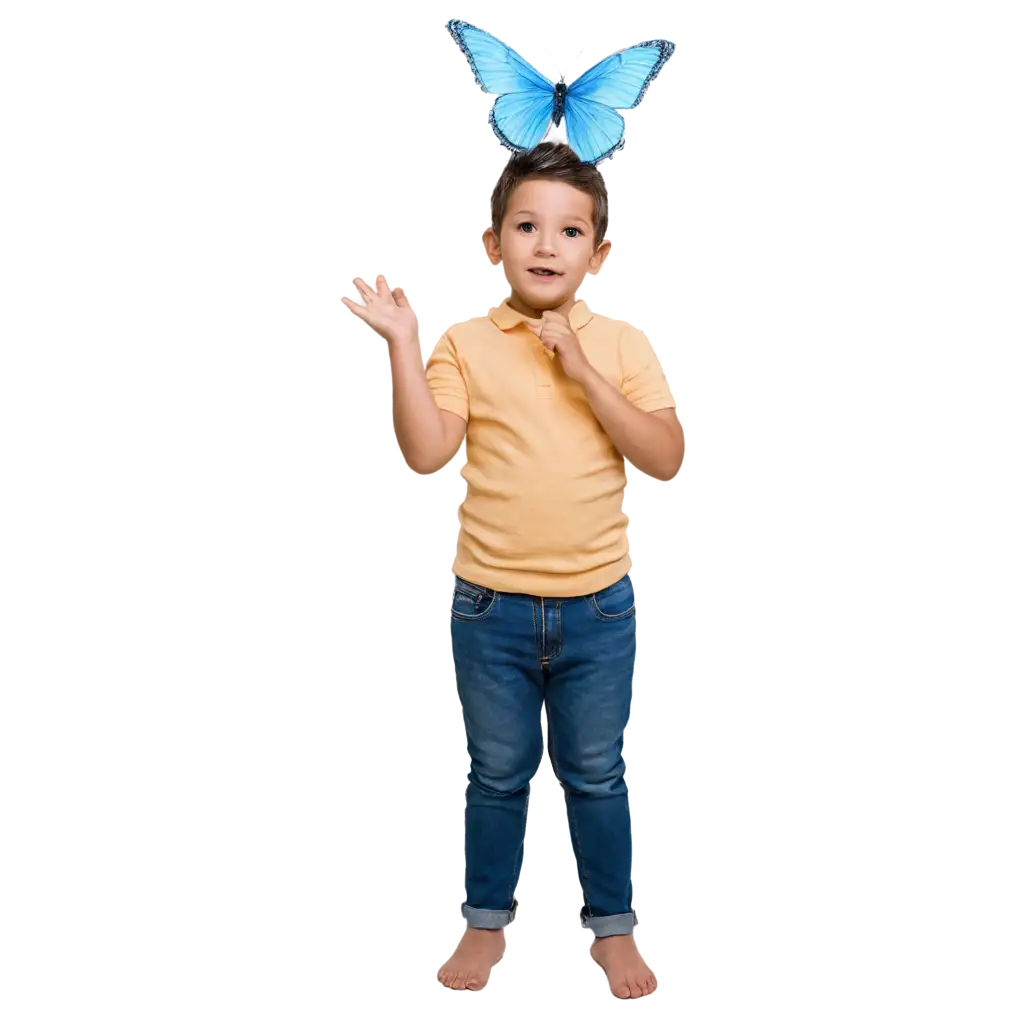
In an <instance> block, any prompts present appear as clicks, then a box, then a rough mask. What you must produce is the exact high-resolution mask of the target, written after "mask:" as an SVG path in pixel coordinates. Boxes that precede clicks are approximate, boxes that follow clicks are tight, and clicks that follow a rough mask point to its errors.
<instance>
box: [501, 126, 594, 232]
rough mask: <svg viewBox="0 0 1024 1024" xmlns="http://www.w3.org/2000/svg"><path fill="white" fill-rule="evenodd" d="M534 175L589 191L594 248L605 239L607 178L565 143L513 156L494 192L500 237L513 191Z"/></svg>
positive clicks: (549, 144) (537, 148)
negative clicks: (591, 200)
mask: <svg viewBox="0 0 1024 1024" xmlns="http://www.w3.org/2000/svg"><path fill="white" fill-rule="evenodd" d="M531 178H547V179H550V180H552V181H564V182H565V183H566V184H568V185H572V187H573V188H578V189H579V190H580V191H581V192H586V193H587V195H589V196H590V197H591V198H592V199H593V200H594V248H595V249H596V248H597V247H598V246H599V245H600V244H601V242H603V241H604V233H605V232H606V231H607V230H608V192H607V190H606V189H605V187H604V178H602V177H601V172H600V171H599V170H598V169H597V168H596V167H595V166H594V165H593V164H587V163H584V162H583V161H582V160H580V158H579V157H578V156H577V155H576V151H575V150H574V149H573V148H572V147H571V146H570V145H568V144H567V143H565V142H542V143H540V144H539V145H537V146H534V148H533V149H529V150H526V151H524V152H521V153H514V154H513V155H512V157H511V158H510V159H509V162H508V163H507V164H506V165H505V169H504V170H503V171H502V172H501V177H500V178H499V179H498V184H497V185H495V186H494V191H493V192H492V193H491V227H492V228H493V230H494V233H495V234H496V235H497V236H498V237H499V238H500V237H501V222H502V221H503V220H504V219H505V211H506V210H507V209H508V201H509V199H510V198H511V197H512V193H513V192H514V191H515V189H516V187H517V186H519V185H521V184H522V183H523V182H524V181H527V180H529V179H531Z"/></svg>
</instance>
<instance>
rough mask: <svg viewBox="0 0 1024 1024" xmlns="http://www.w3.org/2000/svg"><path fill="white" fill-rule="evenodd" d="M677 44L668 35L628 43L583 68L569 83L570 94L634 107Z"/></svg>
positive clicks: (598, 101) (624, 107)
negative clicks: (585, 68)
mask: <svg viewBox="0 0 1024 1024" xmlns="http://www.w3.org/2000/svg"><path fill="white" fill-rule="evenodd" d="M675 48H676V44H675V43H670V42H669V41H668V40H667V39H651V40H649V41H648V42H646V43H637V44H636V46H627V47H626V49H624V50H619V51H618V52H617V53H613V54H612V55H611V56H610V57H605V59H604V60H602V61H600V62H599V63H597V64H595V65H594V66H593V67H592V68H591V69H590V70H589V71H584V72H583V74H582V75H580V77H579V78H577V79H576V81H575V82H573V83H572V85H570V86H569V90H568V94H569V95H570V96H577V97H580V98H581V99H587V100H594V101H595V102H596V103H603V104H604V105H605V106H607V107H616V108H617V109H619V110H626V109H629V108H631V107H635V106H637V105H638V104H639V103H640V101H641V100H642V99H643V98H644V93H645V92H647V87H648V86H649V85H650V84H651V82H652V81H653V80H654V79H655V78H656V77H657V75H658V72H659V71H661V69H662V68H663V67H664V66H665V61H667V60H668V59H669V57H671V56H672V54H673V52H674V51H675Z"/></svg>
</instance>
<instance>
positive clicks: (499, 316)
mask: <svg viewBox="0 0 1024 1024" xmlns="http://www.w3.org/2000/svg"><path fill="white" fill-rule="evenodd" d="M488 315H489V316H490V318H491V319H492V320H493V321H494V322H495V323H496V324H497V325H498V326H499V327H500V328H501V329H502V330H503V331H510V330H512V328H513V327H515V326H516V325H517V324H521V323H524V322H525V321H527V320H529V319H530V317H528V316H527V315H526V314H525V313H520V312H518V310H515V309H513V308H512V307H511V306H510V305H509V304H508V299H504V300H502V303H501V305H500V306H494V307H493V308H492V309H490V310H489V311H488ZM539 319H540V318H539V317H538V318H537V319H535V320H534V321H533V322H534V323H536V322H537V320H539ZM593 319H594V314H593V313H591V312H590V310H589V309H588V308H587V304H586V303H585V302H584V301H583V300H582V299H577V300H576V302H575V304H574V305H573V307H572V309H570V310H569V326H570V327H571V328H572V329H573V330H574V331H578V330H579V329H580V328H581V327H585V326H586V325H587V324H588V323H590V321H591V320H593Z"/></svg>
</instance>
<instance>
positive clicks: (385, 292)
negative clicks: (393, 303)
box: [377, 274, 391, 299]
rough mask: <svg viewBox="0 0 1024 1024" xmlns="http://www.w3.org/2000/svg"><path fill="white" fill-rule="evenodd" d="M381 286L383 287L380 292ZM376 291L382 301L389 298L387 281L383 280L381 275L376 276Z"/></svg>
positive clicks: (389, 291)
mask: <svg viewBox="0 0 1024 1024" xmlns="http://www.w3.org/2000/svg"><path fill="white" fill-rule="evenodd" d="M381 285H383V286H384V288H383V290H381ZM377 291H378V293H379V294H380V297H381V298H382V299H390V298H391V289H390V288H389V287H388V283H387V281H385V280H384V275H383V274H378V275H377Z"/></svg>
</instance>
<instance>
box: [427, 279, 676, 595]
mask: <svg viewBox="0 0 1024 1024" xmlns="http://www.w3.org/2000/svg"><path fill="white" fill-rule="evenodd" d="M527 319H528V317H526V316H525V315H524V314H522V313H517V312H516V311H515V310H514V309H513V308H512V307H511V306H510V305H509V304H508V300H507V299H506V300H504V301H503V302H502V303H501V305H500V306H496V307H494V308H492V309H491V310H490V311H489V312H488V315H487V316H478V317H474V318H473V319H472V320H466V321H465V322H464V323H459V324H454V325H453V326H452V327H449V328H448V330H447V331H445V332H444V334H443V335H442V336H441V339H440V340H439V341H438V343H437V345H436V346H435V347H434V351H433V352H432V353H431V355H430V358H429V359H428V360H427V366H426V376H427V383H428V385H429V387H430V390H431V392H432V393H433V396H434V400H435V401H436V402H437V404H438V406H439V407H440V408H441V409H447V410H449V411H450V412H454V413H457V414H458V415H459V416H461V417H462V418H463V419H464V420H466V421H467V427H466V464H465V466H463V468H462V476H463V478H464V479H465V481H466V485H467V486H466V500H465V501H464V502H463V503H462V505H461V506H460V508H459V522H460V524H461V528H460V530H459V538H458V543H457V546H456V556H455V564H454V565H453V566H452V571H453V572H455V573H457V574H458V575H459V576H462V577H463V578H464V579H467V580H470V581H471V582H473V583H477V584H479V585H480V586H482V587H491V588H493V589H495V590H504V591H510V592H512V593H517V594H533V595H536V596H539V597H576V596H579V595H581V594H590V593H594V592H595V591H598V590H601V589H602V588H603V587H607V586H610V585H611V584H612V583H615V582H616V581H618V580H620V579H621V578H622V577H623V576H624V575H625V574H626V573H627V572H628V571H629V569H630V566H631V565H632V562H631V560H630V557H629V543H628V541H627V539H626V524H627V523H628V522H629V517H628V516H627V515H626V514H625V513H624V512H623V511H622V497H623V492H624V489H625V486H626V471H625V460H624V459H623V457H622V455H620V454H619V452H618V449H616V447H615V446H614V444H613V443H612V440H611V438H610V437H609V436H608V435H607V434H606V433H605V430H604V428H603V427H602V426H601V424H600V422H599V421H598V419H597V417H596V416H595V415H594V413H593V411H592V410H591V408H590V404H589V402H588V401H587V398H586V395H585V394H584V391H583V388H582V387H581V386H580V385H579V384H578V383H576V382H575V381H573V380H570V379H569V378H568V377H566V375H565V372H564V371H563V370H562V367H561V364H560V363H559V362H558V357H557V356H556V355H555V353H553V352H549V351H548V350H547V349H546V348H545V347H544V345H543V343H542V342H541V340H540V339H539V338H538V337H537V336H536V335H535V334H534V333H533V332H532V331H531V330H530V329H529V328H528V327H527V326H526V320H527ZM536 322H537V321H534V323H536ZM569 323H570V325H571V326H572V329H573V330H574V331H575V332H576V336H577V337H578V338H579V340H580V346H581V347H582V349H583V351H584V353H585V354H586V356H587V359H588V360H590V362H591V364H592V365H593V366H594V368H595V369H597V370H598V371H599V372H600V373H601V375H602V376H603V377H604V378H605V379H606V380H608V381H610V382H611V383H612V384H614V385H615V386H616V387H617V388H618V389H619V390H620V391H621V392H622V394H624V395H625V396H626V397H627V398H628V399H629V400H630V401H631V402H633V403H634V404H635V405H636V406H637V407H638V408H640V409H643V410H644V411H645V412H652V411H653V410H655V409H674V408H675V405H676V403H675V401H674V400H673V398H672V393H671V392H670V391H669V387H668V382H667V381H666V380H665V374H664V373H663V372H662V368H661V364H660V363H659V362H658V357H657V356H656V355H655V354H654V349H653V348H652V347H651V343H650V342H649V341H648V340H647V336H646V335H645V334H644V332H643V331H641V330H638V329H637V328H635V327H633V326H631V325H630V324H628V323H626V321H625V320H612V319H611V318H610V317H606V316H601V315H600V314H598V313H592V312H591V311H590V310H589V309H588V308H587V304H586V303H585V302H584V301H583V300H582V299H579V300H577V302H576V304H575V305H574V306H573V307H572V309H571V310H570V312H569Z"/></svg>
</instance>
